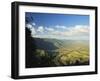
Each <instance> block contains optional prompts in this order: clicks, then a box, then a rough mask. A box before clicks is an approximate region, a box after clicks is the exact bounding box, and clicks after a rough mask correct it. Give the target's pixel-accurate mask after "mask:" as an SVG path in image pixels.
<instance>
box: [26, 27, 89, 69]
mask: <svg viewBox="0 0 100 81" xmlns="http://www.w3.org/2000/svg"><path fill="white" fill-rule="evenodd" d="M88 64H89V41H87V40H58V39H47V38H32V37H31V35H30V31H29V30H28V29H27V28H26V67H27V68H31V67H53V66H73V65H88Z"/></svg>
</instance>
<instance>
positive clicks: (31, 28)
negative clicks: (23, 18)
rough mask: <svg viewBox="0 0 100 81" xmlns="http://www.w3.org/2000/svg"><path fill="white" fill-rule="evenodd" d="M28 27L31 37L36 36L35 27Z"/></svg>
mask: <svg viewBox="0 0 100 81" xmlns="http://www.w3.org/2000/svg"><path fill="white" fill-rule="evenodd" d="M26 27H27V28H28V29H30V31H31V35H34V34H36V30H35V27H33V26H32V25H31V24H26Z"/></svg>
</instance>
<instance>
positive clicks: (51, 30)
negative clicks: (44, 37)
mask: <svg viewBox="0 0 100 81" xmlns="http://www.w3.org/2000/svg"><path fill="white" fill-rule="evenodd" d="M45 30H47V31H48V32H54V31H55V29H53V28H47V27H46V28H45Z"/></svg>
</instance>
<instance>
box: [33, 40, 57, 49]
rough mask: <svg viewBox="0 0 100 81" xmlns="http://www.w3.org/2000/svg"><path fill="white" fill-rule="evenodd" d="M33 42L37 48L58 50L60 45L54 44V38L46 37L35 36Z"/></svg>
mask: <svg viewBox="0 0 100 81" xmlns="http://www.w3.org/2000/svg"><path fill="white" fill-rule="evenodd" d="M33 39H34V40H33V43H34V44H35V47H36V48H37V49H43V50H56V49H57V48H58V47H56V46H55V45H54V40H50V39H45V38H33Z"/></svg>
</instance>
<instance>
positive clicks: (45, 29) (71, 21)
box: [25, 12, 89, 39]
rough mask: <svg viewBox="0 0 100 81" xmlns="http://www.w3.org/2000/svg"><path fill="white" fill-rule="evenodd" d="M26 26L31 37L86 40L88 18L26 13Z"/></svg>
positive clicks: (86, 16)
mask: <svg viewBox="0 0 100 81" xmlns="http://www.w3.org/2000/svg"><path fill="white" fill-rule="evenodd" d="M25 18H26V26H27V27H28V28H31V31H32V36H33V37H41V38H42V37H43V38H47V37H49V38H59V37H60V38H62V39H88V38H89V16H88V15H72V14H51V13H30V12H26V15H25Z"/></svg>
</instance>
